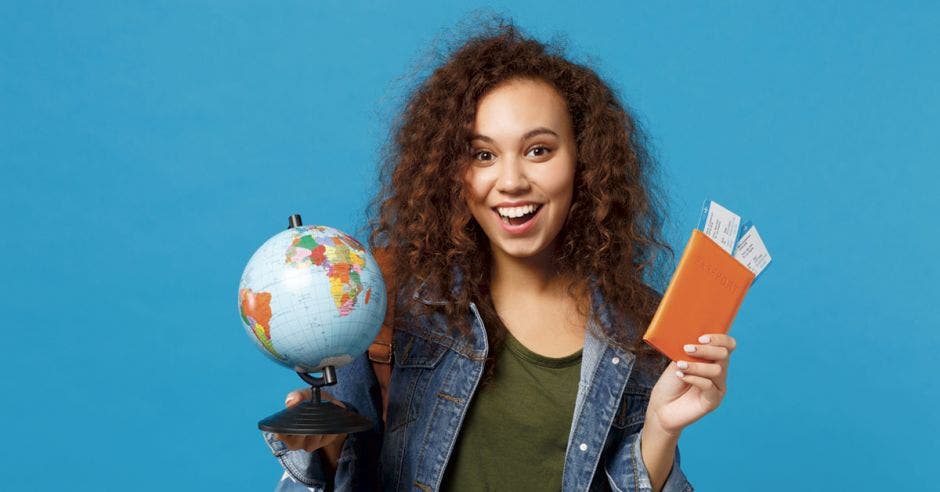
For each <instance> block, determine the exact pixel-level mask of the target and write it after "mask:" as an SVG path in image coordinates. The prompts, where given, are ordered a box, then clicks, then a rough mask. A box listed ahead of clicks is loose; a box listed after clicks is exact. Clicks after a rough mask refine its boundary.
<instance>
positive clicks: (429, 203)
mask: <svg viewBox="0 0 940 492" xmlns="http://www.w3.org/2000/svg"><path fill="white" fill-rule="evenodd" d="M511 79H534V80H538V81H544V82H547V83H548V84H550V85H551V86H552V87H554V88H555V89H556V90H557V91H558V93H559V94H560V95H561V96H562V97H563V99H564V100H565V101H566V102H567V106H568V110H569V112H570V116H571V120H572V123H573V130H574V135H575V139H576V156H577V162H576V169H575V189H574V195H573V199H572V200H573V201H572V205H571V208H570V210H569V212H568V216H567V218H566V222H565V225H564V227H563V229H562V232H561V233H560V236H559V240H558V243H557V244H558V245H559V247H558V250H557V254H556V258H555V262H556V264H557V268H558V271H559V273H560V274H562V275H564V278H572V279H589V282H573V283H571V284H570V285H569V286H568V292H569V294H570V295H572V296H575V298H576V299H585V298H586V297H585V296H586V295H587V296H588V297H589V295H590V293H591V289H592V287H593V288H595V289H597V290H598V291H599V293H600V294H601V296H602V297H603V300H604V302H605V303H606V304H607V305H608V306H609V307H608V312H609V313H610V315H611V316H612V317H613V320H612V321H613V322H612V323H610V324H609V325H606V324H602V323H595V325H596V326H599V327H600V328H601V330H602V333H597V335H602V336H603V338H602V339H606V340H608V342H609V343H612V344H613V345H616V346H618V347H620V348H623V349H626V350H631V351H633V352H634V353H637V354H638V355H650V354H651V350H650V348H649V347H648V346H646V344H645V343H643V342H642V333H643V332H642V329H645V327H646V326H647V325H648V324H649V321H650V319H651V318H652V315H653V313H654V311H655V309H656V307H657V305H658V303H659V299H660V295H659V294H658V293H657V292H656V291H655V290H653V289H652V288H650V287H649V286H648V285H646V283H644V275H645V274H649V273H650V272H651V271H653V270H652V269H654V268H655V266H656V264H657V257H658V256H659V255H660V253H662V252H668V254H669V256H672V255H673V252H672V250H671V249H670V248H669V246H668V244H667V243H666V242H665V241H664V240H663V238H662V237H661V227H662V224H663V221H664V214H665V211H664V208H663V207H661V206H660V204H661V201H660V199H659V195H658V191H657V189H656V188H655V187H654V186H653V185H654V183H653V180H652V177H653V176H654V175H655V166H654V164H655V163H654V161H653V160H652V159H651V157H650V156H649V154H648V152H647V146H646V145H645V141H646V140H645V136H644V134H643V132H642V131H641V130H640V128H639V127H638V125H637V123H636V121H635V119H634V117H633V116H632V115H631V114H630V113H629V112H628V111H627V110H626V109H625V107H624V105H623V104H621V102H620V101H619V100H618V97H617V95H616V94H615V93H614V91H613V90H612V89H611V88H610V87H609V86H608V85H607V84H605V82H604V81H603V80H601V78H600V77H599V76H598V75H597V73H595V71H593V70H592V69H590V68H588V67H586V66H583V65H579V64H576V63H573V62H571V61H569V60H568V59H567V58H566V57H565V56H564V55H563V54H562V53H561V52H560V50H558V49H556V48H554V47H552V46H550V45H547V44H544V43H542V42H539V41H537V40H535V39H532V38H530V37H527V36H526V35H524V34H523V33H522V32H521V31H520V29H519V28H517V27H516V26H514V25H513V24H512V22H511V21H509V22H506V21H499V22H498V23H497V24H496V25H495V26H490V27H484V28H483V29H482V32H479V33H477V34H474V35H471V36H469V38H468V39H466V40H465V41H464V42H462V43H461V44H460V45H458V47H457V49H456V50H454V51H453V52H452V53H451V54H450V56H449V57H448V58H447V59H446V60H445V61H444V63H443V64H441V65H440V66H438V67H437V68H436V69H434V71H433V72H432V73H431V74H430V75H429V76H428V77H427V78H426V79H425V80H424V81H423V82H422V83H421V84H420V85H418V87H416V88H415V89H414V90H413V92H411V94H410V97H409V98H408V99H407V103H406V105H405V107H404V109H403V111H402V113H401V117H400V119H399V120H398V121H397V124H396V126H395V127H394V128H392V131H391V138H390V141H389V144H388V147H387V148H386V151H385V152H386V154H385V159H384V163H383V169H382V173H381V177H380V179H381V182H382V183H381V186H382V188H381V191H380V192H379V194H378V195H377V196H376V197H375V199H374V201H373V203H372V205H371V210H372V216H371V220H370V228H371V234H370V236H369V243H370V246H371V247H372V248H373V249H375V248H386V249H387V250H388V252H389V253H390V256H391V258H392V259H393V260H392V261H393V264H392V266H391V268H392V269H393V271H394V272H399V273H401V272H408V273H407V277H403V276H402V275H400V274H399V275H397V276H396V281H397V282H398V284H399V286H400V289H399V292H400V293H401V292H402V291H404V292H407V293H408V294H407V295H401V294H400V295H399V304H400V303H404V306H405V308H406V309H405V310H406V311H409V312H416V311H417V310H425V311H426V310H429V309H431V310H437V311H438V312H440V313H442V314H443V315H444V316H445V317H446V319H447V321H448V325H449V326H451V327H452V329H453V330H456V331H457V332H458V333H459V334H460V335H462V336H467V337H469V336H470V333H471V331H470V318H469V317H468V312H469V305H470V303H471V302H473V303H475V304H476V305H477V306H478V307H479V309H480V311H481V315H482V317H483V318H484V320H486V322H485V325H486V326H487V338H488V340H489V344H490V351H489V353H490V356H489V357H488V360H487V366H488V368H490V369H491V368H492V366H493V364H492V362H493V359H494V356H495V354H497V353H498V349H499V347H500V346H501V345H502V343H503V340H504V337H505V326H504V325H503V324H502V322H501V321H500V320H499V316H498V315H497V313H496V311H495V308H494V307H493V302H492V299H491V298H490V294H489V280H490V275H491V272H490V269H491V260H492V258H491V252H490V249H489V241H488V239H487V237H486V235H485V234H484V233H483V230H482V229H481V227H480V226H479V225H478V224H477V223H476V221H475V220H474V219H473V217H472V216H471V213H470V210H469V207H468V205H467V200H466V197H467V195H466V194H465V185H464V181H463V178H462V177H463V176H464V175H465V171H466V169H467V166H469V165H470V159H469V155H470V141H471V135H472V133H473V131H472V130H473V126H474V121H475V117H476V110H477V104H478V102H479V101H480V100H481V98H482V97H483V96H484V95H485V94H487V92H488V91H490V90H492V89H493V88H495V87H496V86H498V85H499V84H501V83H503V82H506V81H509V80H511ZM455 282H456V283H455ZM588 284H592V285H588ZM406 285H410V286H411V287H412V288H418V286H423V288H424V289H427V291H428V292H432V293H434V295H435V296H437V297H438V298H439V299H442V300H443V301H445V302H441V303H436V304H434V305H433V306H427V305H422V304H421V303H419V302H417V301H416V300H414V299H413V297H414V296H413V295H412V293H413V292H414V291H413V290H409V289H407V288H405V286H406ZM455 285H459V288H454V286H455ZM596 303H597V300H596V299H595V302H594V304H595V305H596ZM578 304H579V305H581V304H582V303H578ZM596 311H597V309H596V306H595V309H590V312H583V313H582V314H583V315H589V316H592V317H594V319H595V320H597V319H598V318H597V315H598V313H597V312H596ZM399 319H400V318H399ZM624 326H633V327H636V328H637V329H634V330H625V329H624V328H623V327H624ZM640 352H643V354H640ZM490 374H491V370H487V375H490Z"/></svg>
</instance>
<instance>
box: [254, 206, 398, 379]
mask: <svg viewBox="0 0 940 492" xmlns="http://www.w3.org/2000/svg"><path fill="white" fill-rule="evenodd" d="M294 217H297V224H298V225H297V226H296V227H291V228H289V229H287V230H285V231H283V232H281V233H279V234H276V235H275V236H273V237H271V238H270V239H268V240H267V241H266V242H265V243H264V244H262V245H261V247H260V248H258V250H257V251H256V252H255V253H254V254H253V255H252V256H251V259H250V260H248V265H247V266H245V270H244V272H243V273H242V277H241V282H240V283H239V286H238V312H239V315H240V317H241V320H242V324H243V325H244V328H245V332H246V333H247V334H248V336H249V337H250V338H251V340H252V341H254V343H255V345H256V346H257V347H258V349H259V350H261V352H262V353H264V354H265V355H266V356H268V357H269V358H271V360H273V361H275V362H277V363H278V364H281V365H283V366H285V367H289V368H291V369H293V370H294V371H297V372H299V373H308V372H319V371H320V370H321V369H323V368H324V367H326V366H333V367H340V366H343V365H345V364H347V363H349V362H351V361H352V360H353V358H354V357H356V356H357V355H359V354H362V353H363V352H365V350H366V349H367V348H368V347H369V345H370V344H371V343H372V341H373V340H374V339H375V337H376V335H377V334H378V331H379V328H380V327H381V325H382V320H383V319H384V318H385V304H386V293H385V283H384V282H383V280H382V273H381V271H380V270H379V267H378V264H377V263H376V261H375V259H374V258H373V257H372V255H371V254H369V252H368V251H366V248H365V247H363V245H362V244H361V243H359V242H358V241H356V240H355V239H354V238H353V237H352V236H349V235H348V234H345V233H343V232H341V231H339V230H336V229H333V228H332V227H326V226H315V225H299V216H294ZM292 225H294V223H293V222H292Z"/></svg>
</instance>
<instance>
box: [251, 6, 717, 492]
mask: <svg viewBox="0 0 940 492" xmlns="http://www.w3.org/2000/svg"><path fill="white" fill-rule="evenodd" d="M650 173H651V162H650V160H649V159H648V158H647V157H646V154H645V152H644V149H643V147H642V144H641V138H640V135H639V133H638V130H637V128H636V126H635V123H634V121H633V119H632V118H631V117H630V115H629V114H628V113H627V112H626V111H625V110H624V108H623V106H622V105H621V104H620V103H619V101H618V100H617V97H616V96H615V94H614V93H613V92H612V91H611V90H610V89H609V88H608V86H607V85H606V84H605V83H604V82H603V81H602V80H601V79H600V78H599V77H598V76H597V75H596V74H595V73H594V72H593V71H592V70H590V69H588V68H585V67H583V66H580V65H577V64H574V63H572V62H570V61H568V60H566V59H565V58H564V57H563V56H561V55H560V54H558V53H555V52H552V51H550V50H548V49H547V48H546V46H545V45H543V44H541V43H539V42H537V41H535V40H532V39H528V38H526V37H525V36H523V35H521V34H520V33H519V32H518V30H517V29H516V28H514V27H513V26H511V25H508V26H507V25H501V26H500V27H498V28H497V29H496V31H495V32H491V33H489V34H486V35H481V36H477V37H475V38H472V39H470V40H469V41H467V42H466V43H464V44H463V45H462V46H461V47H459V49H457V50H456V51H455V52H454V53H453V54H452V55H451V56H450V57H449V59H448V60H447V61H446V62H445V63H444V64H442V65H441V66H440V67H439V68H438V69H437V70H436V71H435V72H434V73H433V74H431V76H430V77H429V78H428V79H427V80H426V81H425V82H424V83H423V84H422V85H421V86H420V87H418V89H417V90H416V91H415V92H414V93H413V95H412V97H411V98H410V100H409V102H408V105H407V107H406V108H405V111H404V114H403V118H402V120H401V123H400V126H399V127H398V128H397V131H396V137H395V141H394V146H393V149H392V152H391V153H390V156H389V159H388V162H387V167H386V173H385V176H386V178H387V179H386V180H385V188H384V190H383V193H382V194H381V195H380V196H379V198H378V204H379V214H378V218H377V220H376V221H375V222H374V224H373V233H372V236H371V237H370V243H371V246H372V247H373V249H376V250H379V251H385V252H387V253H388V255H389V257H390V258H391V259H392V266H391V269H392V271H394V272H396V275H395V279H396V282H397V284H398V285H397V288H396V292H397V295H396V297H397V302H396V318H395V322H394V337H393V351H394V364H393V368H392V376H391V382H390V385H389V388H388V408H387V414H384V412H383V409H382V398H381V397H380V396H378V395H379V389H378V387H377V386H378V385H377V381H376V378H375V376H374V374H373V372H372V368H371V366H370V363H369V360H368V358H367V357H366V356H365V355H363V356H361V357H359V358H358V359H357V360H355V361H354V362H353V363H351V364H349V365H348V366H344V367H343V368H341V369H339V372H340V375H339V378H338V379H339V381H340V383H339V384H338V385H337V386H336V387H335V388H333V395H328V398H330V399H333V398H334V397H335V400H333V401H334V402H335V403H336V404H338V405H341V406H345V407H352V408H354V409H355V410H356V411H358V412H359V413H361V414H363V415H365V416H366V417H369V418H371V419H372V420H373V421H374V422H377V424H376V426H375V428H373V429H372V430H371V431H367V432H363V433H358V434H351V435H340V436H306V437H305V436H281V435H270V434H268V435H267V436H266V437H267V440H268V443H269V445H270V446H271V448H272V450H273V451H274V453H275V455H277V456H278V457H279V459H280V461H281V463H282V464H283V466H284V468H285V473H284V477H283V478H282V480H281V482H280V484H279V488H280V490H306V488H307V487H311V488H313V489H314V490H319V489H320V488H323V487H330V486H334V485H335V486H336V487H337V488H340V489H345V488H351V489H360V488H362V489H372V488H376V487H381V488H383V489H386V490H406V489H407V490H412V489H415V488H417V489H421V490H437V489H445V490H452V489H453V490H486V489H497V490H550V489H555V490H557V489H559V488H561V489H563V490H589V489H590V490H595V489H613V490H654V491H658V490H668V491H675V490H691V486H690V485H689V483H688V482H687V480H686V478H685V475H684V474H683V472H682V470H681V468H680V466H679V450H678V440H679V436H680V434H681V432H682V430H683V429H684V428H685V427H687V426H688V425H689V424H691V423H693V422H695V421H697V420H698V419H700V418H701V417H702V416H704V415H705V414H707V413H708V412H710V411H712V410H714V409H715V408H716V407H717V406H718V404H719V403H720V402H721V399H722V397H723V396H724V394H725V390H726V387H725V380H726V376H727V367H728V361H729V357H730V354H731V352H732V351H733V350H734V347H735V341H734V339H733V338H731V337H729V336H727V335H722V334H713V335H708V336H706V337H703V338H702V339H700V340H698V341H697V342H696V341H690V342H696V343H690V344H689V345H688V346H687V350H688V351H689V352H694V353H695V355H696V356H697V357H699V358H702V359H706V360H709V361H710V362H708V363H692V362H686V361H678V362H670V361H668V360H667V359H665V358H664V357H663V356H661V355H660V354H658V353H657V352H654V351H652V350H651V349H650V348H649V347H647V346H646V345H645V344H644V343H643V341H642V334H643V331H644V329H645V327H646V326H647V324H648V323H649V321H650V318H651V316H652V314H653V312H654V311H655V308H656V306H657V303H658V301H659V297H660V296H659V295H658V294H657V293H656V292H655V291H654V290H652V289H651V288H649V287H647V286H646V285H645V284H644V281H643V277H644V274H645V273H648V271H649V270H650V269H651V267H652V266H653V263H654V261H655V259H656V257H657V254H658V253H659V252H660V250H664V249H668V247H666V246H665V244H664V242H663V241H662V240H661V239H660V237H659V234H660V232H659V228H660V224H661V218H660V213H661V212H660V210H658V209H657V208H656V207H655V200H654V199H653V195H652V192H651V187H650V185H649V177H650ZM307 397H309V393H308V392H306V393H305V392H304V391H303V390H300V391H295V392H292V393H291V394H289V395H288V400H287V402H286V403H287V404H288V406H290V405H293V404H295V403H296V402H298V401H300V400H301V399H302V398H307ZM383 414H384V415H383ZM383 416H384V419H383Z"/></svg>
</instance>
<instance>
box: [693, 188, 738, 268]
mask: <svg viewBox="0 0 940 492" xmlns="http://www.w3.org/2000/svg"><path fill="white" fill-rule="evenodd" d="M740 225H741V217H740V216H738V214H736V213H734V212H732V211H730V210H728V209H727V208H725V207H722V206H721V205H719V204H717V203H715V202H713V201H711V200H705V203H704V204H703V205H702V215H701V217H699V222H698V228H699V229H700V230H701V231H702V232H704V233H705V235H706V236H708V237H710V238H711V239H712V240H713V241H715V242H716V243H718V245H719V246H721V248H722V249H724V250H725V251H727V252H728V254H729V255H730V254H732V252H733V251H734V244H735V240H736V239H737V238H738V230H739V228H740Z"/></svg>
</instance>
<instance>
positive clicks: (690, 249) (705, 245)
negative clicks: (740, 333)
mask: <svg viewBox="0 0 940 492" xmlns="http://www.w3.org/2000/svg"><path fill="white" fill-rule="evenodd" d="M753 281H754V273H753V272H751V271H750V270H748V268H747V267H745V266H744V265H742V264H741V263H740V262H738V260H736V259H734V257H733V256H731V255H730V254H728V253H727V252H726V251H725V250H723V249H722V248H721V246H719V245H718V244H717V243H716V242H715V241H713V240H712V239H711V238H709V237H708V236H706V235H705V233H703V232H702V231H700V230H698V229H695V230H693V231H692V237H690V238H689V243H688V244H687V245H686V246H685V251H683V253H682V258H681V259H679V265H678V266H677V267H676V271H675V273H673V275H672V280H670V281H669V287H667V288H666V293H665V294H663V298H662V300H661V301H660V303H659V308H658V309H657V310H656V314H654V315H653V320H652V321H650V326H649V328H648V329H647V330H646V334H645V335H643V340H645V341H646V343H648V344H650V345H652V346H653V347H656V349H657V350H659V351H660V352H662V353H663V354H665V355H666V356H667V357H669V358H670V359H672V360H673V361H677V360H688V361H693V362H708V361H706V360H705V359H700V358H698V357H692V356H691V355H690V354H688V353H686V352H685V351H684V350H683V349H682V346H683V345H685V344H687V343H696V344H697V343H699V342H698V337H700V336H701V335H704V334H706V333H728V330H730V329H731V322H732V321H734V315H735V314H737V312H738V308H739V307H740V306H741V301H743V300H744V295H745V294H746V293H747V289H748V288H749V287H750V286H751V282H753Z"/></svg>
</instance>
